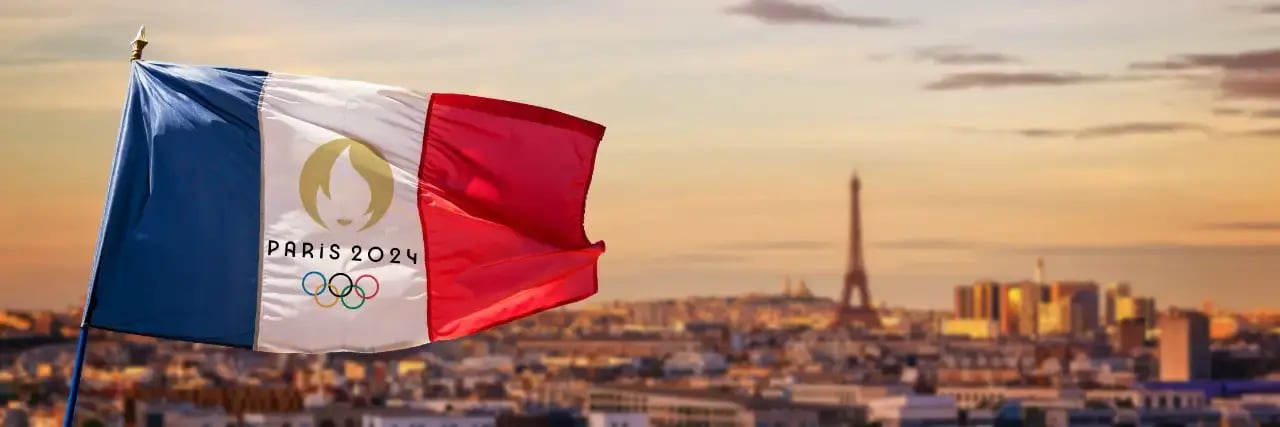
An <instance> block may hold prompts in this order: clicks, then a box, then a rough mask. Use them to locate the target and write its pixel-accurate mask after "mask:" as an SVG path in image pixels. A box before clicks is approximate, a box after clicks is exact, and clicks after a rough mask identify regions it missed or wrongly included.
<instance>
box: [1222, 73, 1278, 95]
mask: <svg viewBox="0 0 1280 427" xmlns="http://www.w3.org/2000/svg"><path fill="white" fill-rule="evenodd" d="M1218 87H1219V89H1220V90H1221V91H1222V94H1223V95H1224V96H1226V97H1229V98H1243V99H1280V69H1278V70H1277V71H1276V72H1227V73H1226V75H1225V76H1223V78H1222V80H1221V83H1219V85H1218Z"/></svg>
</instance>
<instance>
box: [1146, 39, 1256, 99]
mask: <svg viewBox="0 0 1280 427" xmlns="http://www.w3.org/2000/svg"><path fill="white" fill-rule="evenodd" d="M1129 68H1130V69H1134V70H1148V71H1177V70H1216V71H1218V72H1220V73H1221V76H1220V78H1219V80H1218V90H1219V91H1220V92H1221V93H1222V95H1223V96H1225V97H1228V98H1239V99H1280V48H1272V49H1261V50H1251V51H1244V52H1239V53H1225V54H1222V53H1198V54H1188V55H1179V56H1175V57H1172V58H1169V59H1166V60H1164V61H1153V62H1137V63H1133V64H1130V66H1129Z"/></svg>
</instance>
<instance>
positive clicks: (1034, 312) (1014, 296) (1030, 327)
mask: <svg viewBox="0 0 1280 427" xmlns="http://www.w3.org/2000/svg"><path fill="white" fill-rule="evenodd" d="M999 307H1000V316H999V317H1000V333H1002V334H1005V335H1019V336H1025V337H1030V336H1035V335H1037V334H1038V333H1039V332H1040V331H1039V321H1038V319H1039V308H1040V285H1038V284H1036V283H1033V282H1018V283H1007V284H1004V285H1003V286H1001V289H1000V301H999Z"/></svg>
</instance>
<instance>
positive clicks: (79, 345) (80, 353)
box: [62, 25, 147, 427]
mask: <svg viewBox="0 0 1280 427" xmlns="http://www.w3.org/2000/svg"><path fill="white" fill-rule="evenodd" d="M129 46H130V48H131V52H130V54H129V61H130V62H133V61H137V60H140V59H142V49H143V48H146V47H147V27H146V26H145V25H144V26H142V27H139V28H138V35H137V36H134V38H133V43H130V45H129ZM88 305H89V303H88V301H85V307H84V308H85V310H88V309H89V307H88ZM88 344H89V326H88V325H85V324H84V322H83V321H81V323H80V338H79V339H78V340H76V361H75V365H72V367H71V386H70V388H69V389H68V390H67V408H66V412H65V413H63V415H62V426H63V427H72V426H74V425H75V419H76V402H77V401H79V400H80V376H81V372H80V370H81V369H82V368H84V353H85V350H86V347H88Z"/></svg>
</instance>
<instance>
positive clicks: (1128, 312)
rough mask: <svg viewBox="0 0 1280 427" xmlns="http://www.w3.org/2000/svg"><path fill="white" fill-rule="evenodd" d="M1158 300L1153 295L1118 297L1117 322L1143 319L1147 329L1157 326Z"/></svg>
mask: <svg viewBox="0 0 1280 427" xmlns="http://www.w3.org/2000/svg"><path fill="white" fill-rule="evenodd" d="M1157 317H1159V313H1157V312H1156V300H1155V298H1151V297H1120V298H1117V299H1116V322H1122V321H1124V320H1126V319H1143V321H1144V322H1145V323H1146V326H1147V329H1152V328H1155V327H1156V318H1157Z"/></svg>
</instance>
